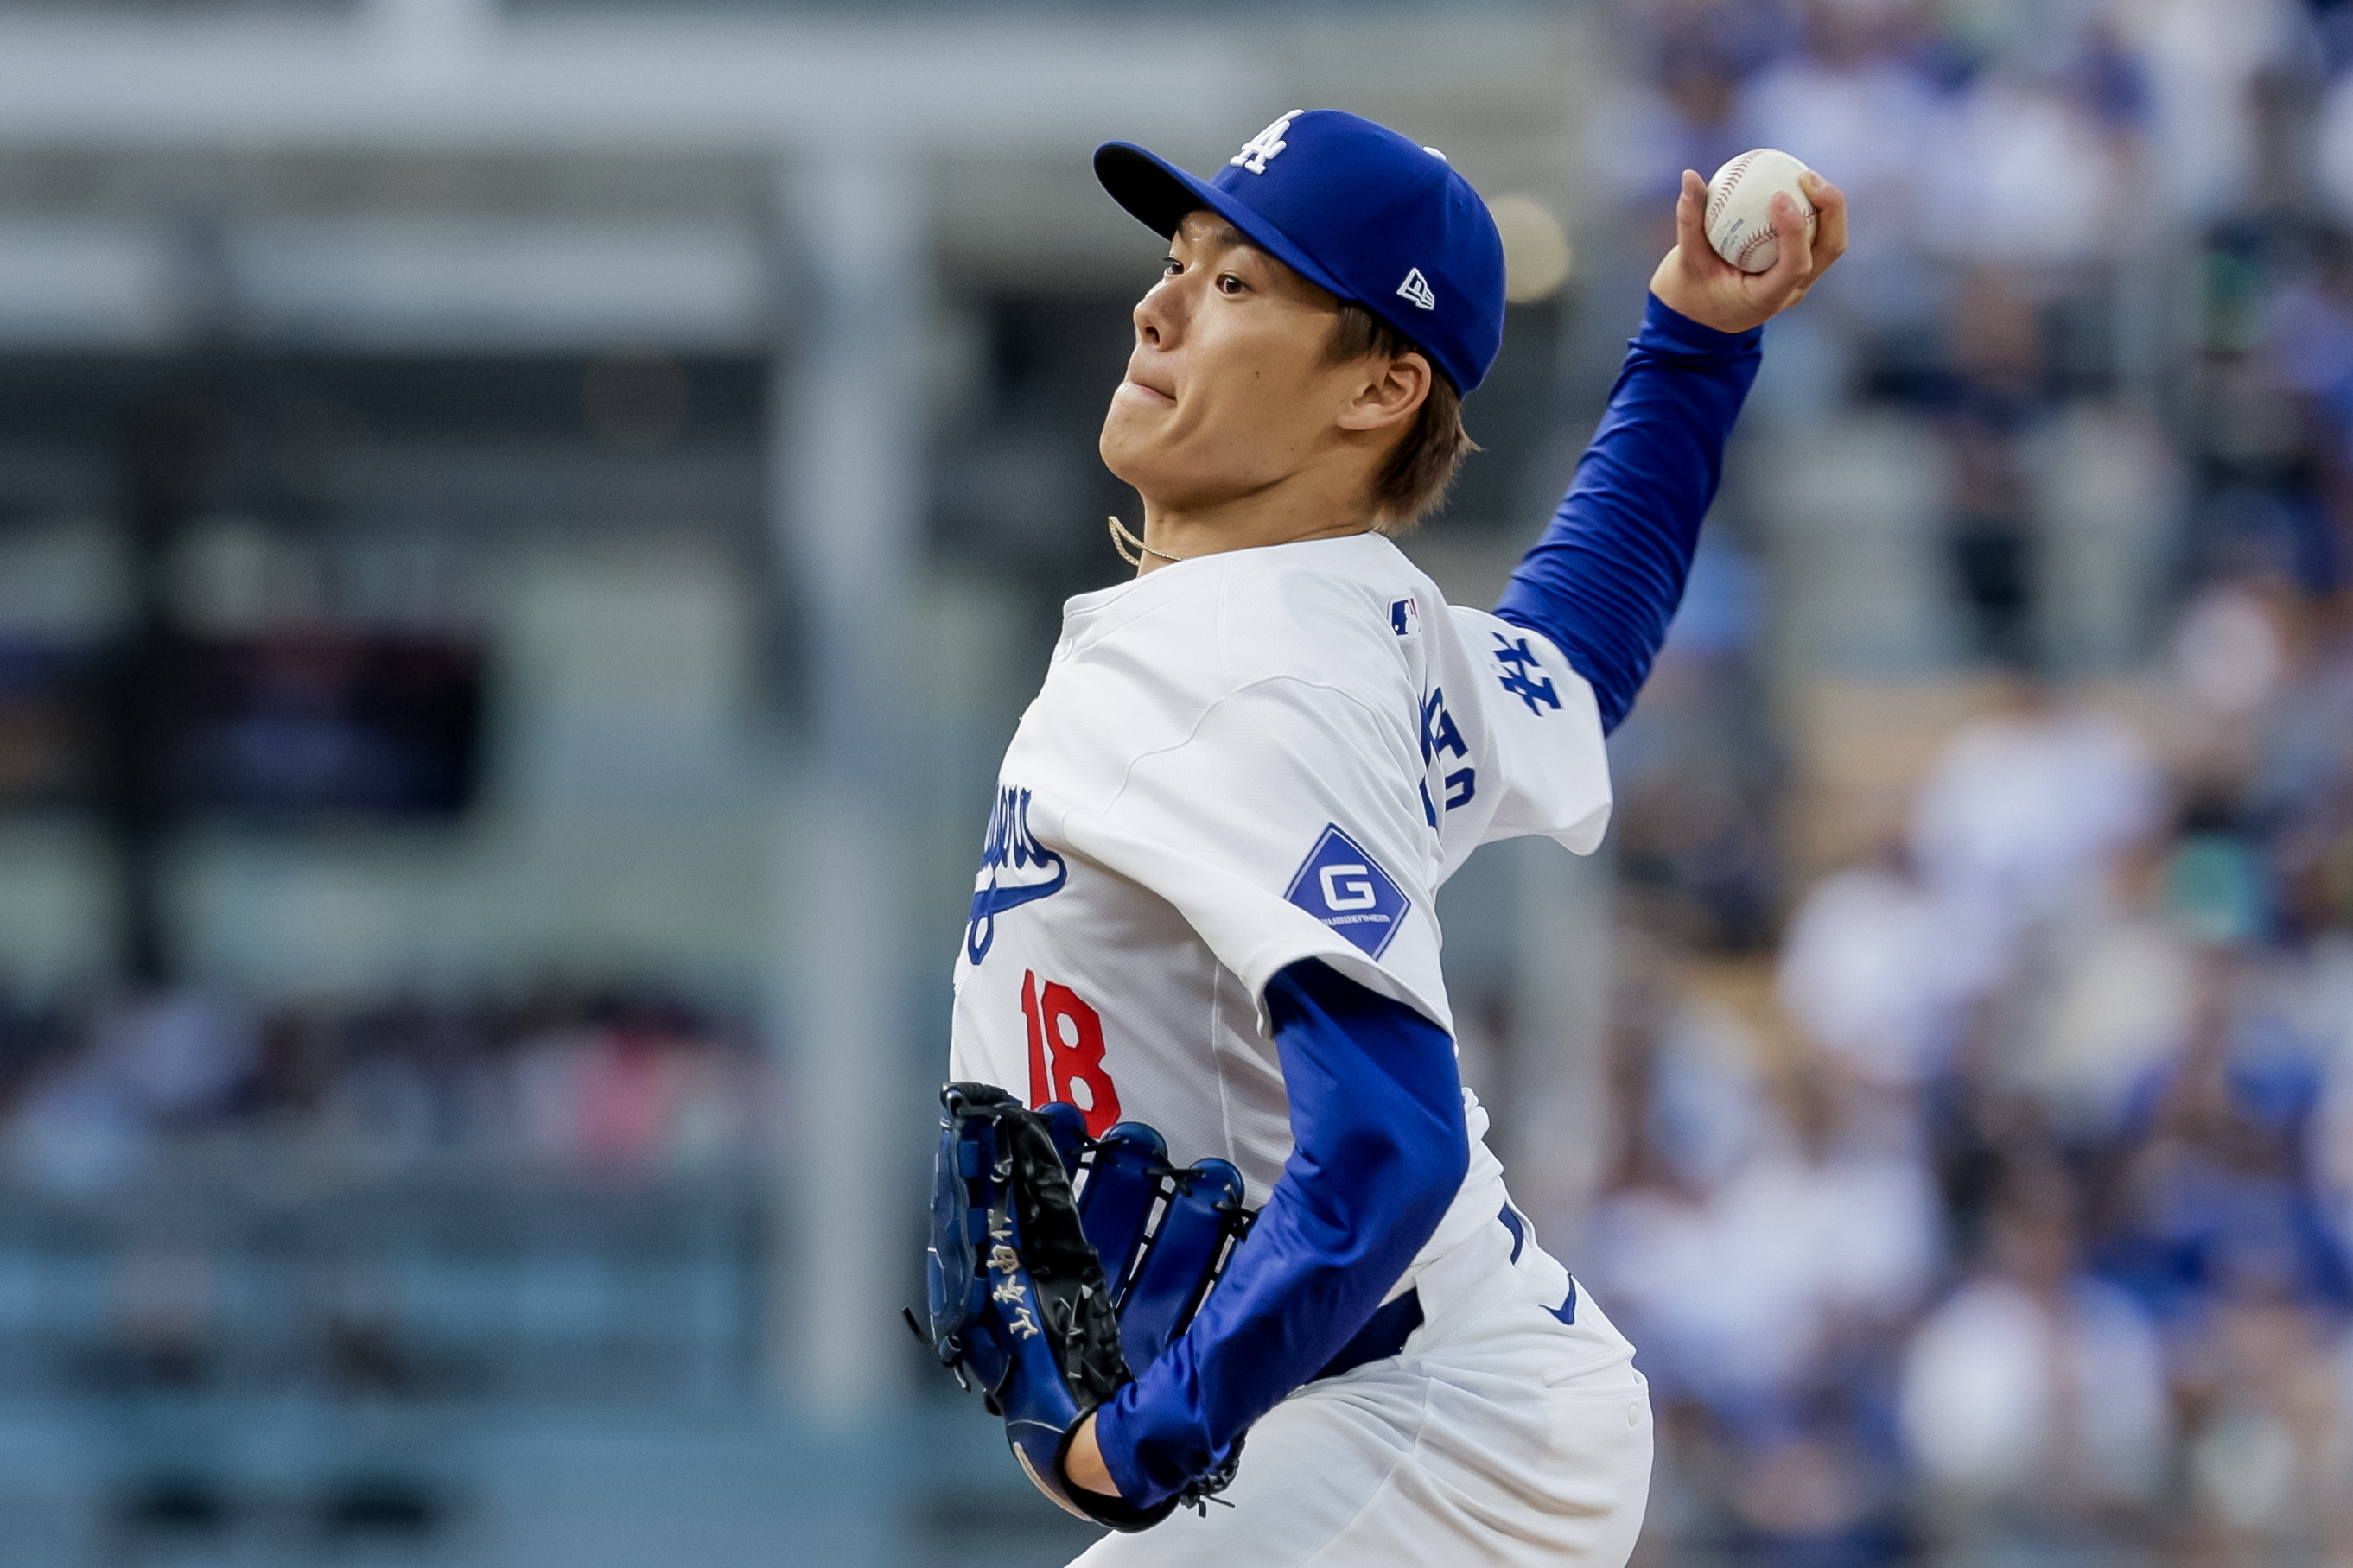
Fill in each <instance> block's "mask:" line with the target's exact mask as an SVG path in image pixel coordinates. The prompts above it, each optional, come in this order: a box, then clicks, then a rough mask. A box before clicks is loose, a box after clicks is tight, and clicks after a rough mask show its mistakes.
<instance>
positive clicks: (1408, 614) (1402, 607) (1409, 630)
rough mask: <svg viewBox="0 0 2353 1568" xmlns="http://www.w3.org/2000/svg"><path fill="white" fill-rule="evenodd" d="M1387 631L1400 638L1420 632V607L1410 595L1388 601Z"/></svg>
mask: <svg viewBox="0 0 2353 1568" xmlns="http://www.w3.org/2000/svg"><path fill="white" fill-rule="evenodd" d="M1389 630H1391V631H1393V632H1395V633H1397V635H1398V636H1399V637H1411V636H1413V635H1414V634H1415V633H1416V632H1418V631H1419V630H1421V605H1420V604H1419V603H1418V602H1417V601H1416V600H1415V599H1414V598H1413V597H1412V596H1411V595H1408V596H1407V597H1405V598H1402V599H1392V600H1390V601H1389Z"/></svg>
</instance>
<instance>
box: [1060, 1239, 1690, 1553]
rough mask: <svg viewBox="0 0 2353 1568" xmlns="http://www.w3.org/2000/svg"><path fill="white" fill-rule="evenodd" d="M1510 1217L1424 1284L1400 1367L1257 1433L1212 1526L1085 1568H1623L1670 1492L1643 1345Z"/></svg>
mask: <svg viewBox="0 0 2353 1568" xmlns="http://www.w3.org/2000/svg"><path fill="white" fill-rule="evenodd" d="M1511 1250H1512V1237H1511V1236H1510V1235H1509V1234H1508V1233H1507V1232H1506V1231H1505V1229H1504V1226H1502V1225H1501V1224H1497V1225H1494V1226H1488V1227H1486V1228H1484V1229H1483V1230H1482V1231H1481V1232H1480V1233H1479V1234H1478V1235H1477V1236H1476V1237H1473V1238H1472V1240H1471V1241H1468V1242H1465V1243H1464V1244H1463V1245H1462V1246H1461V1247H1457V1248H1455V1249H1454V1250H1453V1251H1452V1252H1450V1253H1449V1254H1447V1255H1446V1256H1445V1257H1444V1258H1440V1259H1439V1260H1438V1261H1437V1262H1435V1263H1434V1264H1432V1265H1431V1266H1430V1268H1427V1269H1425V1270H1424V1271H1423V1274H1422V1276H1421V1278H1420V1279H1419V1282H1418V1289H1419V1290H1420V1291H1421V1296H1422V1310H1423V1313H1424V1320H1423V1322H1422V1326H1421V1327H1420V1328H1419V1329H1418V1330H1416V1331H1414V1333H1413V1336H1412V1337H1411V1338H1410V1339H1409V1340H1407V1342H1406V1343H1405V1349H1404V1351H1403V1352H1402V1353H1400V1354H1399V1355H1398V1356H1397V1357H1396V1358H1395V1359H1393V1360H1389V1361H1381V1362H1373V1363H1369V1364H1367V1365H1365V1366H1361V1367H1358V1368H1357V1369H1356V1370H1355V1371H1354V1372H1351V1373H1346V1374H1345V1376H1341V1377H1335V1378H1327V1379H1325V1380H1324V1381H1322V1382H1318V1383H1312V1384H1308V1385H1307V1386H1306V1387H1304V1388H1303V1389H1301V1390H1300V1391H1299V1392H1298V1393H1296V1394H1293V1395H1292V1396H1291V1397H1290V1398H1288V1399H1286V1400H1284V1401H1283V1402H1282V1404H1281V1405H1276V1406H1275V1407H1274V1409H1272V1410H1271V1411H1269V1412H1268V1413H1267V1414H1266V1415H1265V1416H1264V1417H1262V1418H1261V1420H1260V1421H1259V1423H1258V1425H1257V1426H1253V1427H1252V1428H1251V1429H1250V1438H1249V1441H1248V1444H1247V1446H1246V1447H1244V1448H1243V1450H1242V1462H1241V1468H1240V1473H1239V1475H1237V1477H1236V1478H1235V1480H1234V1484H1233V1485H1232V1487H1231V1488H1229V1489H1228V1490H1227V1491H1226V1492H1225V1493H1224V1494H1223V1495H1224V1498H1225V1500H1227V1501H1229V1502H1230V1503H1232V1504H1233V1505H1234V1506H1233V1507H1231V1508H1220V1507H1219V1506H1218V1505H1217V1504H1216V1503H1214V1502H1213V1503H1211V1504H1210V1505H1209V1510H1208V1517H1207V1518H1206V1519H1203V1518H1198V1517H1196V1516H1195V1515H1194V1514H1193V1513H1191V1512H1189V1511H1180V1512H1178V1513H1177V1514H1176V1516H1175V1517H1173V1518H1171V1519H1169V1520H1167V1521H1164V1522H1163V1523H1161V1524H1159V1525H1156V1526H1155V1527H1154V1528H1152V1529H1151V1530H1147V1531H1143V1532H1142V1533H1140V1534H1135V1535H1111V1536H1107V1537H1105V1538H1104V1539H1103V1540H1102V1541H1100V1542H1097V1543H1096V1544H1095V1545H1094V1546H1093V1547H1092V1548H1091V1549H1090V1550H1088V1551H1087V1552H1085V1553H1084V1554H1083V1555H1082V1556H1081V1557H1080V1558H1079V1559H1078V1562H1077V1563H1074V1564H1073V1565H1072V1568H1309V1565H1310V1564H1313V1565H1314V1568H1408V1565H1412V1568H1470V1565H1472V1564H1489V1563H1493V1564H1503V1565H1507V1568H1522V1565H1525V1568H1535V1565H1537V1564H1545V1565H1547V1568H1552V1565H1557V1564H1563V1563H1572V1564H1576V1565H1577V1568H1624V1563H1625V1562H1626V1559H1627V1557H1628V1555H1629V1554H1630V1553H1631V1552H1632V1551H1633V1549H1634V1538H1635V1536H1636V1535H1637V1534H1639V1533H1640V1532H1641V1527H1642V1510H1643V1505H1644V1503H1645V1501H1646V1500H1647V1499H1648V1496H1649V1491H1650V1481H1651V1401H1650V1392H1649V1389H1648V1387H1647V1386H1646V1385H1645V1384H1644V1382H1643V1379H1642V1375H1641V1373H1638V1372H1636V1371H1635V1370H1634V1365H1633V1355H1634V1348H1633V1346H1631V1345H1630V1344H1629V1343H1627V1342H1626V1339H1625V1337H1624V1336H1623V1335H1621V1334H1620V1333H1619V1331H1617V1329H1615V1328H1614V1327H1612V1326H1611V1324H1610V1322H1609V1319H1608V1318H1606V1317H1604V1316H1603V1315H1602V1313H1601V1310H1600V1309H1599V1308H1598V1307H1596V1306H1595V1305H1594V1304H1593V1302H1592V1300H1591V1299H1590V1298H1588V1297H1587V1296H1586V1295H1585V1293H1584V1291H1583V1289H1581V1288H1580V1289H1579V1290H1578V1292H1577V1313H1576V1321H1575V1323H1573V1324H1564V1323H1562V1322H1561V1321H1559V1320H1558V1319H1557V1318H1556V1316H1555V1315H1554V1314H1553V1313H1552V1312H1551V1311H1549V1310H1546V1309H1548V1308H1557V1307H1558V1306H1559V1305H1560V1304H1561V1301H1562V1299H1563V1298H1564V1297H1565V1296H1566V1295H1567V1291H1568V1275H1567V1270H1566V1269H1564V1268H1562V1267H1561V1266H1560V1264H1559V1263H1557V1262H1556V1261H1555V1260H1554V1259H1553V1258H1550V1257H1548V1256H1546V1254H1545V1253H1544V1252H1543V1250H1542V1249H1541V1248H1539V1247H1536V1246H1535V1241H1534V1239H1533V1238H1531V1239H1530V1240H1529V1242H1528V1244H1527V1245H1526V1246H1525V1247H1523V1248H1522V1249H1521V1255H1520V1258H1519V1260H1518V1261H1517V1262H1516V1263H1514V1262H1512V1261H1511V1260H1510V1256H1511Z"/></svg>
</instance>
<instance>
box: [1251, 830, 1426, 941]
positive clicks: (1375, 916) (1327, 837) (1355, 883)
mask: <svg viewBox="0 0 2353 1568" xmlns="http://www.w3.org/2000/svg"><path fill="white" fill-rule="evenodd" d="M1282 896H1283V897H1284V898H1285V899H1287V900H1290V901H1291V902H1293V903H1294V904H1296V905H1298V906H1299V907H1300V908H1301V909H1303V910H1306V911H1307V912H1308V913H1309V914H1311V915H1314V917H1315V918H1316V919H1317V920H1319V921H1323V922H1324V924H1325V925H1327V926H1330V927H1331V928H1332V929H1333V930H1334V931H1338V932H1339V933H1340V934H1341V935H1342V936H1344V937H1346V938H1347V939H1348V940H1349V941H1350V942H1354V943H1356V946H1358V947H1359V948H1362V949H1363V950H1364V951H1365V952H1366V955H1367V956H1369V957H1373V958H1378V957H1379V956H1380V955H1381V951H1382V949H1384V948H1386V947H1388V944H1389V939H1390V938H1391V937H1393V936H1395V935H1397V931H1398V924H1399V922H1401V921H1403V920H1404V919H1405V915H1406V911H1407V910H1410V909H1411V908H1413V900H1410V899H1409V898H1407V897H1406V896H1405V895H1404V894H1403V893H1401V892H1399V891H1398V885H1397V884H1396V883H1395V882H1393V881H1391V880H1389V877H1388V872H1386V871H1384V870H1382V869H1381V868H1380V867H1379V866H1377V865H1376V864H1375V863H1374V861H1373V858H1372V857H1371V856H1370V855H1367V854H1366V853H1365V851H1364V849H1363V848H1362V847H1360V846H1358V844H1357V843H1356V840H1355V839H1353V838H1351V837H1348V836H1347V835H1346V834H1345V833H1343V832H1341V831H1340V829H1339V828H1338V827H1337V826H1327V827H1325V828H1324V836H1323V837H1321V838H1318V839H1317V840H1316V841H1315V847H1314V851H1313V852H1312V853H1310V854H1309V855H1308V857H1307V859H1306V861H1305V862H1304V863H1303V864H1302V865H1301V866H1300V868H1299V872H1298V875H1296V876H1294V877H1293V878H1292V879H1291V886H1290V887H1289V888H1288V889H1284V891H1283V895H1282Z"/></svg>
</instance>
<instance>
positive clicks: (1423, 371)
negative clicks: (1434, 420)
mask: <svg viewBox="0 0 2353 1568" xmlns="http://www.w3.org/2000/svg"><path fill="white" fill-rule="evenodd" d="M1364 363H1365V367H1366V374H1365V376H1364V377H1363V379H1362V380H1361V381H1359V382H1358V383H1357V385H1356V395H1355V396H1354V397H1352V398H1350V399H1349V401H1348V405H1347V406H1346V407H1345V408H1344V409H1342V410H1341V413H1340V428H1341V429H1343V430H1364V431H1373V430H1387V429H1389V428H1391V427H1392V426H1398V425H1402V424H1405V423H1406V422H1407V421H1409V420H1410V419H1411V418H1412V417H1413V416H1415V415H1416V414H1418V413H1419V412H1420V411H1421V405H1422V402H1423V400H1424V399H1426V398H1427V397H1429V395H1430V377H1431V376H1432V375H1433V374H1436V373H1435V372H1433V371H1432V370H1431V369H1430V362H1429V361H1428V360H1426V359H1424V358H1423V357H1422V356H1421V355H1419V354H1418V353H1402V354H1399V355H1398V356H1397V357H1396V358H1395V359H1392V360H1387V361H1383V360H1366V361H1365V362H1364Z"/></svg>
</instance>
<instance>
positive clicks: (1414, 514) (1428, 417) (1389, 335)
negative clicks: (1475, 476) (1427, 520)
mask: <svg viewBox="0 0 2353 1568" xmlns="http://www.w3.org/2000/svg"><path fill="white" fill-rule="evenodd" d="M1409 353H1419V354H1422V357H1423V358H1424V359H1428V358H1429V357H1430V356H1429V355H1428V354H1426V353H1422V350H1421V349H1420V348H1419V346H1418V345H1417V344H1416V343H1415V342H1413V340H1412V339H1410V338H1409V337H1407V336H1406V335H1405V334H1404V333H1403V332H1400V331H1398V330H1397V329H1396V328H1395V327H1393V326H1391V325H1389V324H1388V322H1387V321H1383V320H1381V318H1380V317H1378V316H1376V315H1374V314H1373V313H1372V312H1371V311H1370V310H1366V308H1365V307H1364V306H1362V305H1359V304H1357V303H1356V301H1355V300H1341V301H1340V312H1339V316H1338V319H1336V320H1335V321H1333V323H1332V336H1331V339H1330V341H1328V342H1326V343H1325V344H1324V363H1326V364H1345V363H1348V362H1349V361H1350V360H1356V359H1363V358H1365V357H1366V356H1367V355H1374V354H1377V355H1378V356H1380V357H1381V358H1383V359H1395V358H1397V357H1398V355H1400V354H1409ZM1478 449H1479V444H1478V443H1477V442H1476V441H1473V440H1472V439H1471V433H1470V432H1469V431H1467V430H1465V429H1463V428H1462V395H1461V393H1459V392H1457V391H1455V390H1454V384H1453V383H1452V382H1451V381H1449V380H1447V379H1446V377H1445V375H1444V374H1441V373H1440V371H1439V369H1438V367H1437V364H1436V363H1435V362H1432V363H1431V366H1430V395H1429V396H1427V397H1425V398H1423V399H1422V402H1421V407H1420V408H1419V410H1417V411H1416V412H1415V414H1414V416H1413V423H1412V424H1411V425H1410V426H1408V427H1407V429H1406V433H1405V435H1404V436H1403V437H1400V438H1399V439H1398V444H1397V445H1396V446H1395V447H1392V448H1391V449H1390V451H1389V456H1388V462H1386V463H1384V464H1382V465H1381V470H1380V472H1379V473H1378V474H1377V475H1375V476H1374V479H1373V499H1374V500H1376V501H1377V502H1378V503H1379V506H1380V517H1379V521H1377V522H1376V523H1375V524H1374V526H1375V527H1376V528H1377V529H1378V530H1379V531H1381V532H1383V533H1387V534H1399V533H1404V532H1406V531H1409V529H1411V528H1412V527H1413V525H1414V524H1416V523H1418V522H1419V521H1421V520H1422V519H1423V518H1424V517H1426V516H1428V515H1429V514H1430V512H1432V511H1434V510H1437V509H1438V507H1439V505H1440V502H1442V501H1444V500H1445V499H1446V489H1447V487H1448V486H1449V485H1451V484H1452V483H1453V482H1454V476H1455V474H1456V472H1457V471H1458V470H1460V469H1461V467H1462V459H1463V458H1466V457H1468V456H1469V455H1470V454H1472V452H1475V451H1477V450H1478Z"/></svg>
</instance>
